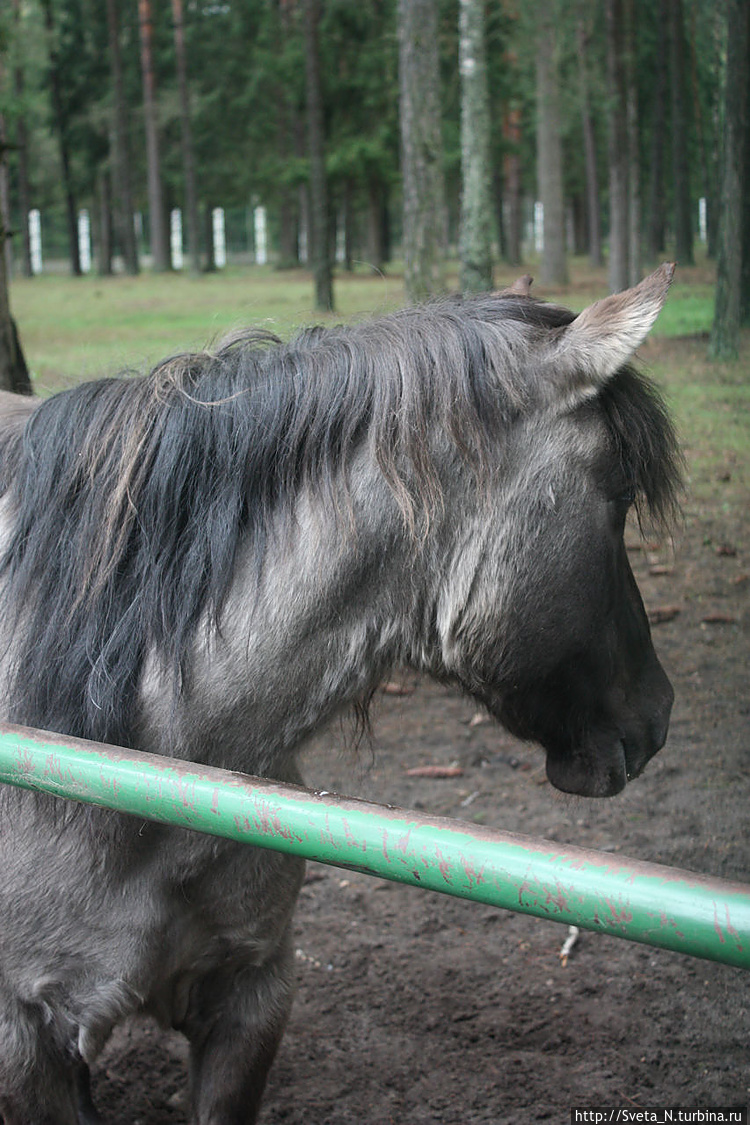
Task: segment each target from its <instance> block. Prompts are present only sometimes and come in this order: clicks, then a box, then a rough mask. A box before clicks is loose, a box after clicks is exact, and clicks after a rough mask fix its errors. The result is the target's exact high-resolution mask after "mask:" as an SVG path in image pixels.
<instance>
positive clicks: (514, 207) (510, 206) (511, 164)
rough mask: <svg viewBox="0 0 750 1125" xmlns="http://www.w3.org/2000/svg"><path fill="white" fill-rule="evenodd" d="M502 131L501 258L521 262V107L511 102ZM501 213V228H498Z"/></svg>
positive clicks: (513, 262) (517, 264)
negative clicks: (504, 148)
mask: <svg viewBox="0 0 750 1125" xmlns="http://www.w3.org/2000/svg"><path fill="white" fill-rule="evenodd" d="M503 134H504V136H505V140H506V144H507V146H508V147H507V151H506V153H505V156H504V158H503V196H504V199H505V204H506V207H505V212H506V215H505V218H506V222H505V230H504V233H505V243H504V245H505V261H506V262H507V263H508V265H509V266H520V264H521V227H522V217H521V157H520V145H521V111H520V109H519V108H518V106H513V105H512V106H511V107H510V109H509V110H508V113H507V115H506V118H505V121H504V125H503ZM502 225H503V224H502V215H501V223H500V226H501V229H502Z"/></svg>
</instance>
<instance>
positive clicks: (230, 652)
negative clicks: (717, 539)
mask: <svg viewBox="0 0 750 1125" xmlns="http://www.w3.org/2000/svg"><path fill="white" fill-rule="evenodd" d="M673 268H674V267H673V266H671V265H670V264H668V263H665V264H664V265H663V266H662V267H661V268H660V269H658V270H657V271H656V272H655V273H653V274H652V275H651V276H649V277H648V278H646V279H645V280H644V281H643V282H641V284H639V285H637V286H636V287H635V288H633V289H630V290H628V291H626V292H623V293H620V294H617V295H614V296H610V297H608V298H605V299H603V300H601V301H598V302H596V303H594V304H592V305H591V306H589V307H588V308H587V309H585V310H584V311H583V312H582V313H580V314H579V315H577V316H576V315H574V314H573V313H572V312H570V311H568V310H566V309H564V308H561V307H558V306H556V305H552V304H546V303H543V302H540V301H537V300H535V299H534V298H532V297H531V296H530V295H529V294H528V284H527V283H526V282H524V281H522V282H521V283H519V284H518V285H517V286H515V287H513V288H511V289H510V290H505V291H502V292H499V293H498V292H495V293H489V294H484V295H481V296H476V297H467V298H459V297H446V298H443V299H440V300H437V301H435V302H433V303H430V304H427V305H425V306H423V307H419V308H408V309H404V310H402V311H399V312H395V313H392V314H390V315H386V316H383V317H380V318H376V319H372V320H368V321H364V322H362V323H358V324H355V325H350V326H343V327H330V328H315V329H311V330H307V331H303V332H302V333H301V334H299V335H298V336H297V337H296V338H295V339H293V340H292V341H291V342H286V343H284V342H281V341H280V340H279V339H277V338H276V337H274V336H272V335H270V334H268V333H265V332H257V331H256V332H248V333H245V334H243V335H240V336H237V337H234V338H232V339H230V340H227V341H225V342H224V343H223V344H222V345H221V346H218V347H217V348H215V349H214V350H213V351H211V352H206V353H200V354H188V355H181V356H176V357H172V358H170V359H168V360H166V361H165V362H163V363H161V364H159V365H158V366H157V367H156V368H154V370H152V371H151V372H150V373H149V374H146V375H141V376H127V377H118V378H110V379H103V380H97V381H93V382H88V383H83V384H81V385H79V386H77V387H75V388H73V389H70V390H66V391H64V392H62V393H59V394H57V395H54V396H52V397H50V398H48V399H46V400H44V401H41V402H38V403H33V402H29V401H28V400H24V399H18V398H15V397H14V396H10V395H5V396H3V398H2V401H1V402H0V598H1V600H2V614H0V621H2V626H1V628H2V636H1V637H0V682H1V683H2V687H3V691H2V698H3V699H5V700H7V701H8V702H7V704H6V706H5V714H4V717H5V718H6V719H7V720H9V721H11V722H16V723H23V724H26V725H30V726H35V727H40V728H44V729H48V730H52V731H57V732H60V733H62V734H64V735H75V736H80V737H84V738H89V739H95V740H97V741H103V742H108V743H114V744H117V745H123V746H128V747H132V748H135V749H142V750H148V751H151V752H156V753H159V754H164V755H171V756H173V757H178V758H182V759H188V760H191V761H194V762H198V763H210V764H212V765H216V766H221V767H224V768H227V769H230V770H237V771H242V772H245V773H250V774H255V775H260V776H265V777H271V778H276V779H279V780H282V781H288V782H300V781H301V776H300V771H299V767H298V764H297V760H298V753H299V751H300V748H301V747H302V746H303V745H304V743H305V741H306V740H307V739H308V737H309V736H310V735H311V734H312V733H313V732H317V731H319V730H320V729H321V728H322V727H323V726H324V725H325V724H326V723H328V722H330V721H331V720H332V719H333V718H334V717H335V716H337V715H340V714H341V713H342V712H343V711H344V710H346V709H351V707H352V706H356V707H359V709H360V715H361V716H363V717H364V719H365V720H366V716H367V704H368V701H369V699H370V698H371V696H372V693H373V692H374V690H375V689H376V687H377V685H378V684H379V683H380V682H382V680H383V678H384V677H385V676H386V675H387V674H388V672H389V670H390V669H392V668H394V667H409V668H412V669H416V670H418V671H420V672H423V673H427V674H429V675H431V676H433V677H435V678H436V679H437V680H438V681H441V682H444V683H446V684H449V685H457V686H458V687H459V688H460V689H461V690H463V691H464V692H465V693H466V694H467V695H468V696H470V697H471V698H472V699H473V700H475V701H477V702H478V703H479V704H481V705H482V706H483V707H485V708H487V709H488V711H489V712H490V714H491V715H492V716H493V717H494V718H495V719H497V720H498V721H499V722H500V723H501V724H503V725H504V726H505V727H506V728H508V729H509V730H510V731H511V732H513V733H514V734H516V735H518V736H519V737H521V738H523V739H527V740H531V741H534V742H537V743H539V744H540V745H541V747H542V748H543V750H544V752H545V753H546V768H547V773H548V777H549V780H550V781H551V782H552V784H553V785H554V786H556V787H557V788H558V789H561V790H563V791H566V792H570V793H575V794H581V795H583V796H586V797H608V796H612V795H614V794H616V793H618V792H619V791H620V790H621V789H622V788H623V787H624V786H625V785H626V783H627V782H629V781H630V780H632V779H633V778H636V777H637V776H638V775H639V774H640V773H641V772H642V771H643V769H644V767H645V766H646V763H647V762H648V761H649V759H650V758H651V757H652V756H653V754H655V753H656V751H657V750H659V749H660V747H661V746H662V745H663V744H664V741H665V739H666V735H667V728H668V723H669V715H670V709H671V706H672V701H673V692H672V688H671V685H670V683H669V680H668V678H667V676H666V674H665V672H664V670H663V669H662V667H661V665H660V663H659V661H658V659H657V656H656V654H655V652H654V649H653V646H652V642H651V637H650V632H649V626H648V621H647V617H646V614H645V611H644V607H643V603H642V601H641V598H640V595H639V592H638V589H637V586H636V583H635V580H634V578H633V575H632V572H631V569H630V566H629V563H628V558H627V554H626V550H625V546H624V527H625V521H626V517H627V515H628V512H629V510H630V509H631V508H633V507H634V508H635V510H636V511H637V512H638V514H639V517H640V518H642V519H648V520H652V521H654V523H663V524H668V523H669V521H670V520H672V519H673V518H674V516H675V514H676V512H677V510H678V503H679V487H680V474H681V462H680V454H679V449H678V445H677V442H676V437H675V432H674V428H673V426H672V424H671V422H670V419H669V415H668V412H667V409H666V407H665V405H664V402H663V399H662V398H661V397H660V395H659V393H658V391H657V390H656V389H655V387H654V386H653V384H652V383H651V382H650V381H649V380H648V379H647V378H646V377H645V376H644V375H642V374H641V373H639V372H638V370H637V369H636V368H635V367H634V366H633V364H632V363H631V362H630V360H631V357H632V355H633V353H634V351H635V349H636V348H637V347H638V345H639V344H640V343H641V341H642V340H643V339H644V338H645V337H646V335H647V333H648V331H649V330H650V328H651V326H652V324H653V323H654V321H655V319H656V317H657V315H658V313H659V311H660V309H661V307H662V305H663V303H664V301H665V299H666V294H667V290H668V288H669V284H670V281H671V278H672V273H673ZM0 865H1V867H0V869H1V870H2V884H1V885H0V919H2V921H1V922H0V1113H1V1114H2V1121H3V1123H4V1125H93V1123H95V1122H98V1121H100V1118H99V1116H98V1115H97V1112H96V1109H95V1107H94V1105H93V1102H92V1098H91V1093H90V1080H89V1075H90V1066H91V1064H92V1063H93V1062H94V1060H95V1059H96V1057H97V1054H98V1052H99V1051H100V1050H101V1048H102V1046H103V1044H104V1043H105V1042H106V1040H107V1038H108V1036H109V1035H110V1033H111V1031H112V1029H113V1027H114V1026H115V1025H116V1024H118V1023H119V1022H120V1021H122V1020H124V1019H125V1018H127V1017H128V1016H129V1015H131V1014H133V1013H136V1012H142V1013H147V1014H150V1015H152V1016H154V1017H155V1018H156V1019H157V1020H158V1021H160V1022H161V1023H162V1025H165V1026H170V1027H172V1028H176V1029H179V1030H180V1031H182V1032H183V1033H184V1035H185V1036H186V1037H187V1040H188V1043H189V1050H190V1075H191V1098H192V1115H193V1117H192V1120H193V1121H194V1122H195V1125H251V1123H252V1122H254V1121H255V1120H256V1117H257V1114H258V1112H259V1106H260V1102H261V1097H262V1092H263V1088H264V1084H265V1082H266V1077H267V1074H268V1070H269V1067H270V1066H271V1063H272V1060H273V1058H274V1054H275V1052H276V1049H277V1046H278V1043H279V1041H280V1038H281V1036H282V1033H283V1029H284V1025H285V1023H286V1020H287V1016H288V1013H289V1010H290V1005H291V998H292V993H293V983H294V981H293V977H294V971H293V949H292V942H291V923H292V915H293V911H294V906H295V900H296V898H297V894H298V891H299V888H300V885H301V882H302V878H303V868H304V865H303V862H302V861H301V860H299V859H298V858H297V857H293V856H287V855H282V854H281V853H278V852H271V851H265V850H262V849H258V848H250V847H244V846H242V845H239V844H236V843H232V842H230V841H227V840H218V839H216V838H214V837H206V836H202V835H200V834H197V833H190V832H188V831H186V830H182V829H177V828H169V827H166V826H159V825H156V824H152V823H144V822H143V821H142V820H141V819H139V818H137V817H133V816H126V815H122V814H118V813H116V812H113V811H109V810H104V809H98V808H93V807H87V806H82V805H80V804H79V805H77V804H74V803H71V802H66V801H62V800H59V799H58V798H55V797H50V796H42V795H39V794H31V793H27V792H24V791H22V790H15V789H12V788H11V787H6V788H5V790H4V792H3V795H2V803H1V804H0Z"/></svg>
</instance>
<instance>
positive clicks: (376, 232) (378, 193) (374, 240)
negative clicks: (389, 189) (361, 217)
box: [367, 176, 385, 270]
mask: <svg viewBox="0 0 750 1125" xmlns="http://www.w3.org/2000/svg"><path fill="white" fill-rule="evenodd" d="M383 196H384V191H383V185H382V184H381V182H380V180H379V179H378V178H377V177H376V176H372V177H370V181H369V183H368V186H367V264H368V265H369V266H370V267H371V268H372V269H374V270H382V268H383V263H384V261H385V248H384V246H383Z"/></svg>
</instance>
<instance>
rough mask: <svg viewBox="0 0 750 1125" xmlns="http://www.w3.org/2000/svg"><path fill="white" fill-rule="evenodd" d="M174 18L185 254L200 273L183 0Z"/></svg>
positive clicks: (176, 6)
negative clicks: (183, 183)
mask: <svg viewBox="0 0 750 1125" xmlns="http://www.w3.org/2000/svg"><path fill="white" fill-rule="evenodd" d="M172 17H173V19H174V50H175V58H176V61H177V81H178V87H179V92H180V133H181V139H182V171H183V175H184V177H185V211H186V218H187V241H188V254H189V255H190V267H191V269H192V271H193V273H200V268H201V262H200V236H199V233H198V189H197V186H196V178H195V149H194V146H193V128H192V124H191V121H190V88H189V86H188V75H187V57H186V53H185V20H184V13H183V7H182V0H172Z"/></svg>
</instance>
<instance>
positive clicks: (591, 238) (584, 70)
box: [578, 18, 603, 266]
mask: <svg viewBox="0 0 750 1125" xmlns="http://www.w3.org/2000/svg"><path fill="white" fill-rule="evenodd" d="M588 44H589V35H588V33H587V31H586V27H585V25H584V21H583V18H581V19H580V20H579V22H578V76H579V82H580V85H581V127H582V130H583V152H584V159H585V168H586V222H587V229H588V242H589V246H588V250H589V261H590V262H591V265H592V266H601V264H602V260H603V259H602V230H601V219H600V214H599V174H598V172H597V166H596V136H595V133H594V119H593V117H592V115H591V98H590V94H589V71H588V59H587V54H588Z"/></svg>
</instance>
